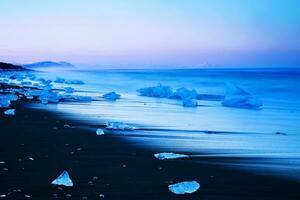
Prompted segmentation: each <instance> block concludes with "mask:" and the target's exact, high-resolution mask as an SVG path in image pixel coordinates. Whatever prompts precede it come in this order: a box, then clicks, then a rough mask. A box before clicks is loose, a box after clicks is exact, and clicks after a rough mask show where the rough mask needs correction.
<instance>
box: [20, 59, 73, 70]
mask: <svg viewBox="0 0 300 200" xmlns="http://www.w3.org/2000/svg"><path fill="white" fill-rule="evenodd" d="M23 66H24V67H25V68H29V69H34V68H52V67H63V68H64V67H67V68H70V67H74V65H72V64H71V63H67V62H52V61H42V62H36V63H32V64H25V65H23Z"/></svg>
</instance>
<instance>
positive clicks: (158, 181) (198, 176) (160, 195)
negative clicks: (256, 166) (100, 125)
mask: <svg viewBox="0 0 300 200" xmlns="http://www.w3.org/2000/svg"><path fill="white" fill-rule="evenodd" d="M13 107H15V108H16V115H15V116H4V115H3V110H4V109H1V116H0V161H5V164H0V195H1V194H6V195H7V197H6V199H26V198H25V197H24V196H25V195H30V197H31V199H41V200H45V199H55V198H56V199H101V198H100V197H99V195H100V194H104V195H105V197H104V199H139V200H141V199H151V200H157V199H164V200H166V199H222V200H226V199H230V200H234V199H237V200H243V199H270V200H274V199H284V200H290V199H300V183H297V182H292V181H287V180H282V179H279V178H272V177H267V176H259V175H253V174H250V173H246V172H240V171H237V170H229V169H224V168H222V167H220V166H216V165H210V164H200V163H199V162H198V161H206V159H208V158H190V159H181V160H169V161H159V160H157V159H155V158H154V157H153V153H157V152H155V151H151V150H145V149H142V148H138V147H133V146H131V145H129V144H128V143H126V142H125V141H123V140H122V136H114V135H104V136H97V135H96V134H95V132H94V131H87V130H83V129H80V128H78V126H79V124H76V123H75V122H71V121H66V120H63V119H60V118H59V116H57V115H55V114H53V113H50V112H46V111H40V110H32V109H28V108H24V107H23V106H22V105H21V103H17V104H13ZM64 124H70V125H72V126H75V128H68V127H64ZM55 127H57V128H55ZM95 129H96V128H95ZM72 152H73V153H72ZM29 157H32V158H34V160H33V161H31V160H29V159H28V158H29ZM210 159H211V158H210ZM213 159H218V158H213ZM195 161H197V162H198V163H197V162H195ZM4 168H7V169H8V170H5V169H4ZM63 170H67V171H68V172H69V173H70V176H71V178H72V180H73V182H74V184H75V186H74V187H72V188H65V187H55V186H52V185H51V184H50V183H51V181H52V180H53V179H55V178H56V177H57V176H58V175H59V174H60V173H61V172H62V171H63ZM93 177H94V178H93ZM95 177H97V178H95ZM94 179H95V180H94ZM185 180H196V181H198V182H199V183H200V184H201V188H200V190H198V191H197V192H195V193H194V194H191V195H175V194H172V193H171V192H170V191H169V190H168V185H169V184H171V183H172V182H179V181H185ZM89 181H92V183H93V184H91V183H89ZM19 189H20V190H21V192H20V191H18V190H19ZM9 193H10V194H9ZM66 194H71V197H68V196H69V195H68V196H66Z"/></svg>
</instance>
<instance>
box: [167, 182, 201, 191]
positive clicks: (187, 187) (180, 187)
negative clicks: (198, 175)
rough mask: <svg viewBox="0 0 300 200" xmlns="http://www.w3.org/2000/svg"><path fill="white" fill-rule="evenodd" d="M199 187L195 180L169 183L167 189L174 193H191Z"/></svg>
mask: <svg viewBox="0 0 300 200" xmlns="http://www.w3.org/2000/svg"><path fill="white" fill-rule="evenodd" d="M199 188H200V184H199V183H198V182H197V181H184V182H180V183H175V184H172V185H169V190H170V191H171V192H173V193H174V194H191V193H193V192H196V191H197V190H198V189H199Z"/></svg>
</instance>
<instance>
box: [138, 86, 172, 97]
mask: <svg viewBox="0 0 300 200" xmlns="http://www.w3.org/2000/svg"><path fill="white" fill-rule="evenodd" d="M137 91H138V92H139V93H140V95H141V96H147V97H159V98H169V97H171V96H172V95H173V90H172V88H171V87H170V86H162V85H158V86H155V87H146V88H141V89H138V90H137Z"/></svg>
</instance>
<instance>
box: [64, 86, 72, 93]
mask: <svg viewBox="0 0 300 200" xmlns="http://www.w3.org/2000/svg"><path fill="white" fill-rule="evenodd" d="M64 90H65V92H66V93H73V92H74V88H71V87H65V88H64Z"/></svg>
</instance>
